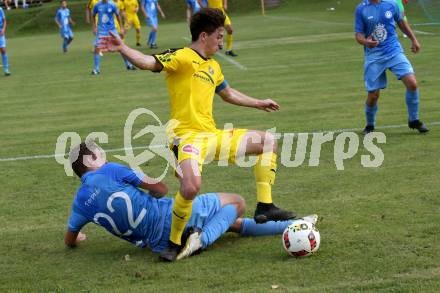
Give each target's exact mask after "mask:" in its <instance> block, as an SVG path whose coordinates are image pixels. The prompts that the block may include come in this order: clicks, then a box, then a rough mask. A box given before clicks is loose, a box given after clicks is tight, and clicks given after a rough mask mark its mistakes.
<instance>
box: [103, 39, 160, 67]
mask: <svg viewBox="0 0 440 293" xmlns="http://www.w3.org/2000/svg"><path fill="white" fill-rule="evenodd" d="M98 49H99V50H101V51H102V52H120V53H121V54H122V55H123V56H124V57H125V58H127V59H128V61H130V62H131V63H132V64H133V65H135V66H136V67H138V68H140V69H142V70H150V71H160V70H161V69H162V65H161V64H160V63H159V62H157V61H156V59H155V58H154V57H153V56H150V55H145V54H143V53H141V52H139V51H137V50H134V49H131V48H130V47H128V46H127V45H125V44H124V43H123V42H122V41H121V39H120V38H119V37H118V36H116V35H115V34H113V33H112V32H110V36H107V37H101V39H100V40H99V44H98Z"/></svg>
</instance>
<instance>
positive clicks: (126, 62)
mask: <svg viewBox="0 0 440 293" xmlns="http://www.w3.org/2000/svg"><path fill="white" fill-rule="evenodd" d="M121 57H122V59H123V60H124V64H125V67H129V66H131V63H130V61H128V59H127V58H125V57H124V55H122V54H121Z"/></svg>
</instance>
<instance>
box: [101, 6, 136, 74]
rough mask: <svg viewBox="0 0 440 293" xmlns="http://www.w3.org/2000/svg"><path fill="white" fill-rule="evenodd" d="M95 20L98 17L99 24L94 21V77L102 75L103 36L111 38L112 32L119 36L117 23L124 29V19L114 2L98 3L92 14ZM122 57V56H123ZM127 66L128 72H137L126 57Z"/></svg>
mask: <svg viewBox="0 0 440 293" xmlns="http://www.w3.org/2000/svg"><path fill="white" fill-rule="evenodd" d="M92 17H93V19H95V18H96V17H97V22H95V21H93V20H92V24H93V32H94V34H95V35H96V39H95V53H94V59H93V61H94V68H93V70H92V75H97V74H100V73H101V69H100V63H101V56H102V54H101V52H100V50H99V49H98V42H99V39H100V38H101V37H103V36H109V35H110V32H113V33H115V34H117V35H118V37H120V36H119V32H118V31H117V30H116V24H115V21H116V22H118V23H119V27H120V28H121V27H122V19H121V15H120V13H119V10H118V8H117V7H116V4H115V3H114V2H113V1H109V0H101V1H100V2H98V3H96V4H95V6H94V7H93V13H92ZM121 56H122V55H121ZM122 59H123V60H124V63H125V66H126V68H127V70H135V67H134V66H133V65H132V64H131V63H130V62H129V61H128V60H127V59H126V58H125V57H124V56H122Z"/></svg>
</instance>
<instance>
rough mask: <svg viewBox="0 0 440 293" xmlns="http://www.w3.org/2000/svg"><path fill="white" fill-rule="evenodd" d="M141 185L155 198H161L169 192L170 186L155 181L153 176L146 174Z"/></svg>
mask: <svg viewBox="0 0 440 293" xmlns="http://www.w3.org/2000/svg"><path fill="white" fill-rule="evenodd" d="M139 187H140V188H142V189H145V190H148V191H149V193H150V195H151V196H153V197H155V198H161V197H163V196H165V195H166V194H167V193H168V187H167V186H166V184H165V183H162V182H160V181H159V182H154V181H153V180H152V179H151V178H149V177H147V176H145V177H144V179H142V181H141V183H140V184H139Z"/></svg>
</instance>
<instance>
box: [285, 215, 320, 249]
mask: <svg viewBox="0 0 440 293" xmlns="http://www.w3.org/2000/svg"><path fill="white" fill-rule="evenodd" d="M320 243H321V235H320V234H319V231H318V230H317V229H316V228H315V225H314V224H312V223H310V222H307V221H304V220H296V221H294V222H293V223H292V224H290V225H289V226H288V227H287V228H286V230H284V232H283V247H284V249H285V250H286V251H287V253H288V254H289V255H291V256H295V257H304V256H309V255H311V254H313V253H315V252H316V251H318V249H319V245H320Z"/></svg>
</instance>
